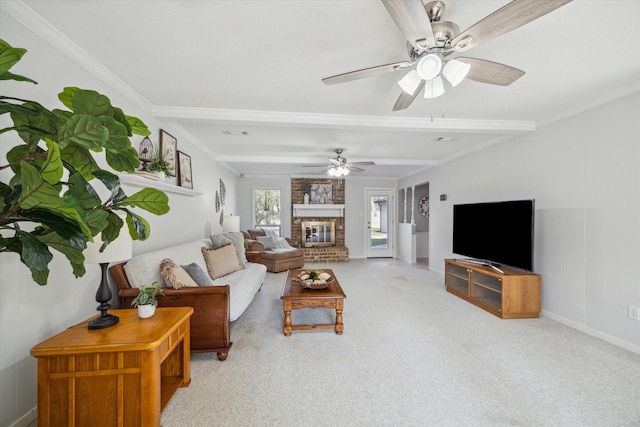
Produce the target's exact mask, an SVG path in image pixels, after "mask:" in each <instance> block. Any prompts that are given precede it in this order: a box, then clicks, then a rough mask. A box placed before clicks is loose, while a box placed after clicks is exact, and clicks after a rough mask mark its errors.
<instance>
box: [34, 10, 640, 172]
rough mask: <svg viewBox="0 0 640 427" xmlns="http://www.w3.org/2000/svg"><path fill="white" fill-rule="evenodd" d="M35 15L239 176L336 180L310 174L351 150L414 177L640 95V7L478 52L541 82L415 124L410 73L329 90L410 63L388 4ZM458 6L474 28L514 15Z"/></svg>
mask: <svg viewBox="0 0 640 427" xmlns="http://www.w3.org/2000/svg"><path fill="white" fill-rule="evenodd" d="M547 1H548V0H547ZM23 3H24V4H26V5H27V6H28V7H29V8H31V9H33V11H34V12H35V13H36V14H38V15H40V16H41V17H42V18H44V19H45V20H47V21H48V22H49V23H50V24H52V25H53V26H54V27H55V28H57V30H59V31H60V32H61V33H63V34H64V35H66V36H67V37H69V38H70V39H71V40H72V41H73V42H75V43H76V44H77V45H78V46H79V47H80V48H81V49H83V50H84V51H86V52H87V53H88V54H89V55H90V56H91V57H93V58H94V59H95V60H96V61H98V62H99V63H101V64H102V65H104V66H105V67H107V68H108V69H109V70H110V71H111V72H112V73H114V74H115V75H116V76H118V77H119V78H120V79H121V80H122V81H124V82H125V83H126V84H128V85H129V86H130V87H131V88H133V90H134V91H135V92H137V93H138V94H139V95H140V96H141V97H142V98H144V99H145V100H146V101H148V102H149V103H150V104H152V105H153V111H154V115H155V116H156V117H158V118H159V119H161V120H163V121H164V122H165V123H168V124H169V126H170V128H173V129H180V128H182V130H181V132H182V131H184V132H187V133H188V134H191V135H192V136H193V137H194V138H195V139H196V140H198V141H200V142H201V143H202V144H203V146H205V147H206V149H207V150H208V151H210V152H211V153H213V154H214V156H215V157H216V158H217V159H218V160H219V161H221V162H222V163H223V164H225V165H227V166H228V167H229V168H230V169H231V170H233V171H235V172H236V173H238V174H246V175H263V174H289V175H294V176H301V175H306V174H309V173H312V172H315V171H317V172H318V173H320V172H321V171H322V168H303V167H301V166H300V165H301V164H305V163H316V162H326V159H327V157H330V156H332V155H333V153H332V151H333V150H334V149H336V148H342V149H344V150H345V151H344V154H343V155H344V157H346V158H347V159H348V160H349V161H369V160H372V161H375V162H376V166H370V167H367V168H366V169H367V170H366V172H363V173H361V175H364V176H392V177H400V178H401V177H404V176H408V175H410V174H411V173H414V172H416V171H419V170H422V169H424V168H427V167H430V166H433V165H437V164H440V163H442V162H445V161H447V160H448V159H451V158H454V157H456V156H459V155H461V154H464V153H466V152H469V151H474V150H477V149H479V148H481V147H484V146H486V145H488V144H491V143H494V142H496V141H500V140H504V139H506V138H508V137H511V136H513V135H514V134H519V133H526V132H531V131H533V130H534V129H535V128H539V127H540V126H544V125H546V124H549V123H552V122H553V121H555V120H558V119H560V118H563V117H567V116H569V115H571V114H575V113H577V112H580V111H583V110H585V109H588V108H592V107H594V106H596V105H599V104H602V103H604V102H607V101H610V100H613V99H616V98H618V97H621V96H624V95H626V94H630V93H633V92H636V91H638V90H640V30H639V28H640V1H638V0H622V1H621V0H617V1H595V0H574V1H573V2H571V3H569V4H567V5H565V6H563V7H561V8H560V9H558V10H556V11H554V12H552V13H550V14H548V15H545V16H543V17H542V18H540V19H538V20H536V21H534V22H532V23H529V24H527V25H525V26H523V27H521V28H519V29H516V30H515V31H512V32H510V33H507V34H505V35H503V36H500V37H499V38H496V39H494V40H491V41H489V42H487V43H485V44H483V45H480V46H478V47H475V48H473V49H471V50H469V51H468V52H465V54H464V55H465V56H471V57H475V58H481V59H487V60H491V61H495V62H500V63H504V64H507V65H511V66H514V67H516V68H520V69H522V70H524V71H526V74H525V75H524V77H522V78H521V79H519V80H518V81H516V82H515V83H514V84H512V85H511V86H507V87H500V86H493V85H487V84H482V83H477V82H474V81H470V80H466V81H464V82H462V83H461V84H460V85H459V86H457V87H455V88H451V87H448V88H447V92H446V93H445V95H444V96H443V97H441V98H437V99H435V100H427V99H423V98H422V97H419V98H417V99H416V100H415V101H414V103H413V104H412V105H411V106H410V107H409V108H408V109H406V110H404V111H400V112H392V107H393V104H394V103H395V100H396V98H397V97H398V95H399V94H400V88H399V87H398V85H397V84H396V82H397V80H398V79H399V78H401V77H402V76H403V75H404V73H403V72H402V71H398V72H395V73H392V74H387V75H383V76H376V77H371V78H368V79H363V80H358V81H353V82H349V83H344V84H338V85H333V86H326V85H325V84H324V83H322V82H321V79H322V78H324V77H328V76H332V75H335V74H340V73H344V72H347V71H352V70H356V69H361V68H367V67H371V66H376V65H381V64H386V63H390V62H396V61H404V60H406V59H407V54H406V48H405V39H404V37H403V35H402V33H401V32H400V30H399V29H398V28H397V27H396V26H395V24H394V22H393V21H392V19H391V18H390V16H389V15H388V13H387V11H386V9H385V7H384V6H383V4H382V3H381V2H380V1H375V0H365V1H356V0H333V1H332V0H318V1H270V0H262V1H246V0H245V1H184V0H172V1H168V0H164V1H93V0H90V1H82V2H79V1H75V0H71V1H57V0H47V1H35V0H26V1H24V2H23ZM445 3H446V7H447V9H446V12H445V15H444V19H443V20H449V21H453V22H455V23H457V24H458V26H459V27H460V29H461V30H464V29H466V28H468V27H469V26H471V25H472V24H474V23H475V22H477V21H479V20H480V19H482V18H484V17H485V16H486V15H488V14H490V13H491V12H493V11H495V10H496V9H498V8H500V7H502V6H503V5H505V4H507V3H508V2H507V1H475V0H474V1H468V0H448V1H445ZM443 110H444V117H445V118H444V119H443V118H442V114H443ZM223 131H228V132H231V133H232V135H225V134H223ZM242 132H246V133H248V135H237V134H240V133H242ZM438 137H452V138H455V139H454V140H453V141H449V142H442V141H441V142H438V141H436V138H438ZM157 138H158V137H157V132H155V129H154V135H153V136H152V139H154V141H157ZM178 149H180V139H179V140H178Z"/></svg>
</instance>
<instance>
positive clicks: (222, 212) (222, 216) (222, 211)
mask: <svg viewBox="0 0 640 427" xmlns="http://www.w3.org/2000/svg"><path fill="white" fill-rule="evenodd" d="M222 224H224V209H222V210H221V211H220V226H221V227H222Z"/></svg>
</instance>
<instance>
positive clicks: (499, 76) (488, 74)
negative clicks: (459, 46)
mask: <svg viewBox="0 0 640 427" xmlns="http://www.w3.org/2000/svg"><path fill="white" fill-rule="evenodd" d="M456 59H457V60H458V61H462V62H464V63H467V64H469V65H471V69H470V70H469V74H467V77H466V78H467V79H470V80H475V81H477V82H480V83H488V84H490V85H498V86H509V85H510V84H511V83H513V82H515V81H516V80H518V79H519V78H520V77H522V76H524V71H522V70H519V69H517V68H514V67H510V66H508V65H504V64H500V63H498V62H493V61H486V60H484V59H477V58H460V57H458V58H456Z"/></svg>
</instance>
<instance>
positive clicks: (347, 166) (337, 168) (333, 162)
mask: <svg viewBox="0 0 640 427" xmlns="http://www.w3.org/2000/svg"><path fill="white" fill-rule="evenodd" d="M333 151H334V153H336V157H330V158H329V164H328V165H327V164H314V165H302V167H303V168H314V167H323V168H326V171H327V172H328V173H329V175H331V176H335V177H338V178H339V177H342V176H346V175H349V172H350V171H353V172H364V169H362V168H360V167H358V166H373V165H375V162H351V163H349V162H347V159H346V158H344V157H342V151H343V150H342V149H341V148H337V149H335V150H333Z"/></svg>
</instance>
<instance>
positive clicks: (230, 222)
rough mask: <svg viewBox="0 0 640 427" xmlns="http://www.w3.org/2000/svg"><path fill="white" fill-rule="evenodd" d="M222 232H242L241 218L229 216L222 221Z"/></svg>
mask: <svg viewBox="0 0 640 427" xmlns="http://www.w3.org/2000/svg"><path fill="white" fill-rule="evenodd" d="M222 231H224V232H225V233H226V232H238V231H240V217H239V216H233V215H227V216H225V217H224V218H223V219H222Z"/></svg>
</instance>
